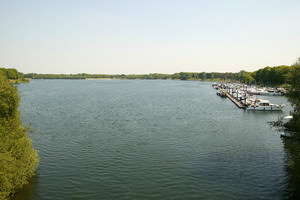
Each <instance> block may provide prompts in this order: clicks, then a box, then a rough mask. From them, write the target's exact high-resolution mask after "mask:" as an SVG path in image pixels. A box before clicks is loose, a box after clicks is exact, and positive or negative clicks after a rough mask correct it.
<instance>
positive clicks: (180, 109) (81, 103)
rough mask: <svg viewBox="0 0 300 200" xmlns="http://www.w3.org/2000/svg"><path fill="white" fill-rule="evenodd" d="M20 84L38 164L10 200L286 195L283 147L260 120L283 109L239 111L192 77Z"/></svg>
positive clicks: (282, 99)
mask: <svg viewBox="0 0 300 200" xmlns="http://www.w3.org/2000/svg"><path fill="white" fill-rule="evenodd" d="M18 88H19V92H20V94H21V98H22V102H21V107H20V109H21V110H22V119H23V123H24V125H29V124H30V123H31V128H32V129H34V130H35V132H33V133H29V135H30V137H31V139H32V141H33V145H34V147H35V148H36V149H37V150H38V151H39V157H40V165H39V168H38V170H37V175H36V176H35V177H34V178H33V179H32V180H31V183H30V184H29V185H27V186H26V187H24V189H22V190H21V191H20V192H19V193H17V195H16V196H15V198H14V199H22V200H23V199H25V200H26V199H28V200H29V199H30V200H38V199H43V200H44V199H45V200H47V199H56V200H59V199H64V200H65V199H72V200H73V199H113V200H118V199H128V200H132V199H143V200H147V199H172V200H173V199H174V200H176V199H239V200H240V199H272V200H275V199H286V198H287V197H288V196H289V189H288V180H287V179H288V174H287V156H286V153H285V151H284V148H283V141H282V139H280V137H279V134H280V133H278V132H276V131H275V130H274V129H273V128H271V127H270V126H269V124H268V122H269V121H274V120H277V119H278V117H279V116H284V115H288V113H289V110H290V109H291V107H290V106H287V107H286V108H284V110H283V112H258V111H256V112H254V111H245V110H241V109H238V108H237V107H236V106H235V105H234V104H233V103H232V102H231V101H230V100H229V99H222V98H220V97H219V96H217V95H216V90H215V89H213V88H212V86H211V83H210V82H198V81H171V80H32V82H31V83H26V84H22V85H19V86H18ZM265 98H267V99H270V100H271V102H274V103H284V104H288V102H287V99H286V98H285V97H265Z"/></svg>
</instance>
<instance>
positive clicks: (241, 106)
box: [225, 91, 246, 109]
mask: <svg viewBox="0 0 300 200" xmlns="http://www.w3.org/2000/svg"><path fill="white" fill-rule="evenodd" d="M225 94H226V96H227V97H228V98H229V99H230V100H231V101H232V102H233V103H234V104H235V105H236V106H237V107H238V108H242V109H246V106H245V105H244V104H243V103H242V102H239V101H238V100H236V99H235V98H233V96H231V95H230V94H229V93H228V92H226V91H225Z"/></svg>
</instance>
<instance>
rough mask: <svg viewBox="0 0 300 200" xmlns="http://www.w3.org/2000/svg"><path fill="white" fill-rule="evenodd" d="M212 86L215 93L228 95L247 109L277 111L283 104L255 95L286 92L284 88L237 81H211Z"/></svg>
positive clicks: (278, 94)
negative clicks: (215, 90)
mask: <svg viewBox="0 0 300 200" xmlns="http://www.w3.org/2000/svg"><path fill="white" fill-rule="evenodd" d="M212 86H213V87H214V88H215V89H217V90H218V91H217V95H219V96H221V97H227V95H230V96H231V97H233V98H234V99H236V100H237V101H238V102H240V103H241V104H242V105H244V108H245V109H247V110H262V111H279V110H282V108H283V107H284V106H285V105H284V104H273V103H271V102H270V101H269V100H264V99H258V98H256V97H255V96H257V95H265V96H282V95H284V94H285V93H286V91H285V89H284V88H264V87H257V86H248V85H245V84H238V83H213V85H212Z"/></svg>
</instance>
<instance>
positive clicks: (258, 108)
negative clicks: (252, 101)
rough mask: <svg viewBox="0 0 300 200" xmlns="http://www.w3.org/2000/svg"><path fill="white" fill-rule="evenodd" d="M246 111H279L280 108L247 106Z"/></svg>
mask: <svg viewBox="0 0 300 200" xmlns="http://www.w3.org/2000/svg"><path fill="white" fill-rule="evenodd" d="M246 110H258V111H280V110H282V107H281V106H278V107H277V106H248V107H247V108H246Z"/></svg>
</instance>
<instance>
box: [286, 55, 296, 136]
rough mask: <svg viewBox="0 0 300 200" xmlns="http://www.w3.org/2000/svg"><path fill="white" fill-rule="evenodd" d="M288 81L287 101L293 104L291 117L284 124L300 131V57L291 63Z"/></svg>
mask: <svg viewBox="0 0 300 200" xmlns="http://www.w3.org/2000/svg"><path fill="white" fill-rule="evenodd" d="M287 77H288V83H289V86H290V88H289V93H288V98H289V101H290V102H291V103H292V105H293V106H294V112H293V119H291V120H290V121H289V122H288V123H287V124H286V125H285V126H286V128H288V129H289V130H292V131H295V132H298V133H300V58H299V59H298V61H297V62H296V63H295V64H294V65H292V68H291V70H290V72H289V73H288V75H287Z"/></svg>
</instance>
